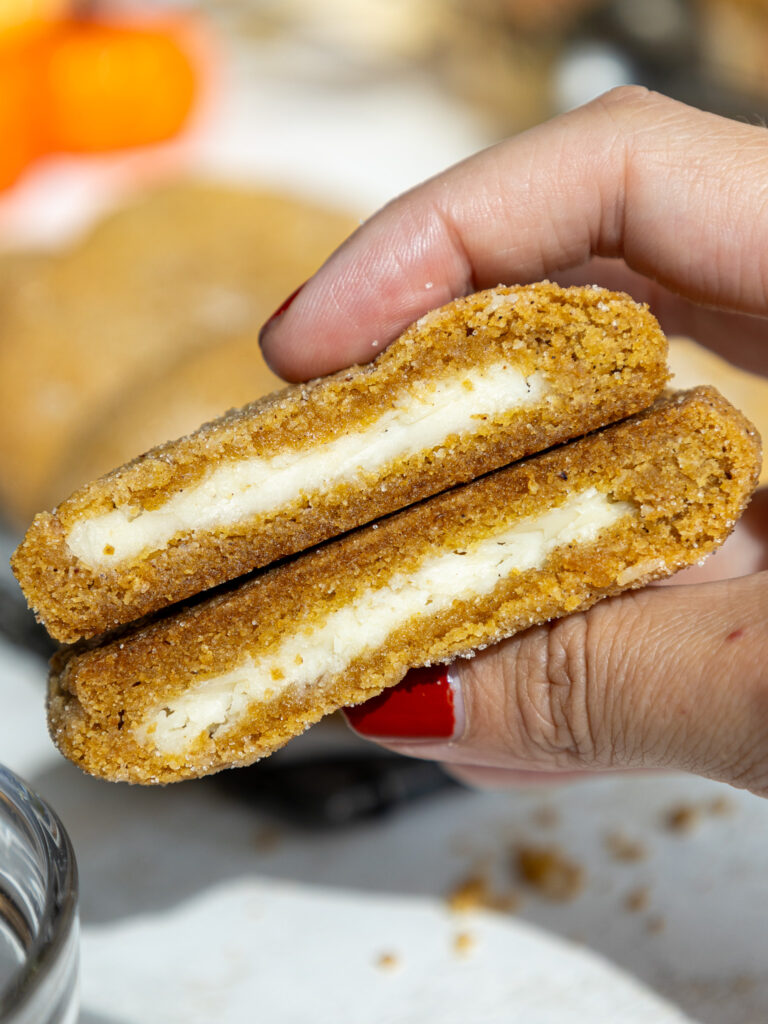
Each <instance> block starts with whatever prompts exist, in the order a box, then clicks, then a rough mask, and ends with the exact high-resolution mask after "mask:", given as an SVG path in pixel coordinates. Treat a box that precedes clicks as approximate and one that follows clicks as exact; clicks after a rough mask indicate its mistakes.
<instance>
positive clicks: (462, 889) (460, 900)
mask: <svg viewBox="0 0 768 1024" xmlns="http://www.w3.org/2000/svg"><path fill="white" fill-rule="evenodd" d="M446 902H447V904H448V909H449V910H451V911H453V913H455V914H470V913H473V912H475V911H478V910H496V911H500V912H506V913H512V912H514V911H515V910H517V908H518V905H519V899H518V896H517V894H516V893H515V892H511V891H510V892H505V893H498V892H495V891H494V890H493V887H492V886H491V884H490V882H489V881H488V879H487V878H486V877H485V876H484V875H480V874H472V875H468V876H467V877H466V878H464V879H462V880H461V881H460V882H458V883H457V884H456V885H455V886H454V887H453V889H451V891H450V892H449V893H448V895H447V897H446Z"/></svg>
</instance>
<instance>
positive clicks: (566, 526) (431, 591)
mask: <svg viewBox="0 0 768 1024" xmlns="http://www.w3.org/2000/svg"><path fill="white" fill-rule="evenodd" d="M633 513H634V508H633V506H632V505H630V504H628V503H627V502H611V501H609V500H608V498H606V496H605V495H604V494H600V493H599V492H598V491H597V490H595V489H594V488H589V489H587V490H585V491H583V492H581V493H580V494H576V495H574V496H573V497H571V498H569V499H568V501H567V502H566V503H565V504H563V505H561V506H560V507H559V508H556V509H552V510H551V511H549V512H544V513H542V514H541V515H539V516H535V517H532V518H529V519H524V520H522V521H521V522H519V523H517V525H515V526H513V527H511V528H509V529H506V530H504V531H503V532H501V533H498V534H496V535H495V536H492V537H488V538H485V539H483V540H481V541H477V542H475V543H474V544H472V545H471V546H469V547H468V548H467V549H466V550H462V551H456V550H454V551H448V552H446V553H444V554H441V555H438V556H436V557H431V558H428V559H427V560H426V561H425V562H424V563H423V564H422V565H421V567H420V568H419V569H417V570H416V571H415V572H413V573H412V574H410V575H406V574H403V573H399V574H397V575H395V576H393V577H392V578H391V579H390V580H389V582H388V583H387V584H386V585H385V586H383V587H380V588H379V589H377V590H367V591H364V592H363V593H362V594H361V595H360V596H359V597H358V598H357V599H356V600H355V602H354V603H353V604H350V605H346V606H345V607H343V608H339V609H338V610H337V611H334V612H331V613H330V614H329V615H328V616H327V618H326V619H325V620H324V621H322V622H320V623H319V624H315V625H313V626H310V627H307V628H305V629H302V628H301V626H300V624H297V628H296V631H295V632H292V633H290V634H289V635H288V636H286V637H285V639H284V640H283V641H282V642H281V643H280V644H279V645H278V646H277V647H276V648H275V649H273V650H272V651H271V652H270V653H269V654H268V655H265V656H264V657H261V658H253V657H250V656H248V657H246V658H245V660H244V661H243V662H242V663H241V664H240V665H238V666H237V667H236V668H234V669H232V670H231V671H229V672H225V673H223V674H221V675H217V676H213V677H212V678H209V679H205V680H203V681H201V682H197V683H195V684H193V685H192V686H191V687H190V688H189V690H187V692H186V693H184V694H183V695H182V696H180V697H177V698H176V699H175V700H173V701H171V702H170V703H169V704H167V705H166V706H164V707H163V708H160V709H157V710H156V711H154V712H152V714H151V715H150V716H149V717H148V718H147V719H145V721H144V723H143V724H142V725H140V726H139V727H138V728H137V729H136V730H135V735H136V737H137V739H138V740H139V742H141V743H146V744H148V745H152V746H154V747H156V748H157V750H158V751H160V752H162V753H181V752H182V751H183V750H184V748H185V747H186V746H187V744H189V743H190V742H192V741H193V740H195V739H196V738H197V737H198V736H199V735H200V733H201V732H204V731H207V732H211V733H212V732H214V731H215V730H216V729H217V728H219V727H221V726H223V725H227V726H231V725H233V724H234V723H235V721H236V719H237V717H238V716H239V715H241V714H242V713H243V712H245V711H246V710H247V708H248V706H249V705H250V704H251V703H253V702H254V701H257V700H269V699H272V698H274V697H277V696H278V695H279V694H280V693H281V692H282V691H283V690H285V689H287V688H288V687H295V688H297V689H302V688H304V687H307V686H309V685H311V684H312V683H314V682H316V681H318V680H320V679H323V678H324V677H327V676H333V675H336V674H338V673H340V672H343V671H344V670H345V668H346V667H347V666H348V665H350V664H351V663H352V662H353V661H354V660H355V659H357V658H359V657H360V656H361V655H362V654H363V653H364V652H365V651H366V650H370V649H374V648H376V647H378V646H380V645H382V644H384V643H385V642H386V639H387V637H388V636H389V635H390V634H391V633H392V632H394V631H395V630H397V629H398V628H399V627H401V626H403V625H405V624H406V623H407V622H408V621H409V620H411V619H413V618H414V617H416V616H419V615H424V614H433V613H435V612H439V611H441V610H442V609H445V608H449V607H450V606H451V604H452V603H453V602H454V601H456V600H458V599H462V598H468V597H471V596H473V595H477V596H482V595H485V594H488V593H490V592H491V591H492V590H493V589H494V587H495V586H496V585H497V584H498V582H499V580H501V579H503V578H504V577H506V576H509V575H510V574H512V573H515V572H523V571H525V570H527V569H538V568H542V567H543V566H544V564H545V562H546V560H547V557H548V556H549V555H550V554H551V552H552V551H554V550H555V548H558V547H561V546H562V545H564V544H575V543H588V542H589V541H592V540H595V538H596V537H597V535H598V534H599V533H600V531H601V530H603V529H605V528H606V527H608V526H611V525H612V524H613V523H615V522H617V521H618V520H619V519H621V518H622V517H624V516H627V515H631V514H633Z"/></svg>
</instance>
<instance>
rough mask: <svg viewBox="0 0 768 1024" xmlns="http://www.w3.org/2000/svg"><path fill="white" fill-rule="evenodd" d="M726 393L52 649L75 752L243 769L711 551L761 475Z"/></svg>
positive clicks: (641, 419) (142, 770)
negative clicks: (412, 680)
mask: <svg viewBox="0 0 768 1024" xmlns="http://www.w3.org/2000/svg"><path fill="white" fill-rule="evenodd" d="M759 466H760V443H759V439H758V437H757V435H756V432H755V431H754V428H753V427H752V426H751V425H750V424H749V423H748V422H747V421H746V420H745V419H744V417H743V416H742V415H741V414H740V413H738V412H737V411H736V410H735V409H733V407H732V406H730V405H729V404H728V403H727V402H726V401H725V400H724V399H722V397H721V396H720V395H718V393H717V392H716V391H714V389H710V388H700V389H696V390H694V391H692V392H688V393H682V394H678V395H676V396H673V397H671V398H668V399H664V400H661V401H660V402H659V403H657V404H656V406H655V407H653V408H652V409H651V410H650V411H648V412H646V413H643V414H641V415H639V416H636V417H634V418H632V419H629V420H627V421H625V422H623V423H620V424H617V425H615V426H611V427H608V428H605V429H603V430H601V431H599V432H597V433H595V434H592V435H590V436H589V437H586V438H583V439H581V440H579V441H575V442H572V443H570V444H567V445H564V446H562V447H560V448H557V449H554V450H553V451H551V452H547V453H545V454H542V455H538V456H535V457H532V458H530V459H527V460H524V461H522V462H518V463H516V464H515V465H512V466H509V467H507V468H505V469H501V470H498V471H496V472H494V473H491V474H489V475H488V476H486V477H484V478H482V479H480V480H476V481H474V482H473V483H470V484H467V485H464V486H462V487H458V488H456V489H454V490H452V491H449V492H447V493H444V494H441V495H438V496H436V497H433V498H431V499H429V500H427V501H425V502H422V503H421V504H419V505H415V506H413V507H411V508H408V509H405V510H404V511H402V512H399V513H397V514H395V515H393V516H390V517H389V518H387V519H384V520H382V521H380V522H377V523H373V524H369V525H368V526H364V527H362V528H360V529H358V530H356V531H354V532H353V533H351V534H348V535H347V536H345V537H342V538H339V539H337V540H334V541H331V542H329V543H326V544H324V545H322V546H320V547H318V548H315V549H313V550H311V551H309V552H306V553H304V554H303V555H299V556H297V557H295V558H293V559H291V560H289V561H287V562H285V563H283V564H281V565H278V566H275V567H272V568H271V569H267V570H266V571H262V572H260V573H257V574H254V575H253V576H252V577H250V578H248V579H246V580H245V581H241V582H240V583H239V584H237V585H233V586H230V587H229V588H225V589H224V590H223V591H221V592H219V593H217V594H216V595H214V596H212V597H209V598H207V599H206V600H203V601H201V602H199V603H197V604H195V605H193V606H191V607H188V608H185V609H183V610H180V611H177V613H176V614H174V615H170V616H166V617H165V618H163V619H160V620H158V621H156V622H154V623H152V624H150V625H145V626H142V627H139V628H135V629H134V630H133V631H130V632H128V633H126V634H125V635H124V636H121V637H119V638H117V639H115V640H113V641H111V642H106V643H103V644H101V645H99V646H95V647H92V648H90V649H86V648H74V649H70V650H69V651H66V652H64V653H63V654H61V655H60V656H59V658H58V660H57V661H56V663H55V664H54V668H53V673H52V677H51V690H50V700H49V716H50V727H51V732H52V735H53V737H54V740H55V741H56V743H57V744H58V745H59V747H60V748H61V750H62V751H63V752H64V753H65V754H66V755H67V756H68V757H70V758H71V759H72V760H73V761H75V762H76V763H78V764H79V765H81V767H83V768H84V769H85V770H86V771H89V772H92V773H94V774H97V775H101V776H104V777H106V778H110V779H124V780H129V781H134V782H142V783H151V782H168V781H174V780H176V779H182V778H188V777H191V776H196V775H202V774H206V773H209V772H214V771H218V770H219V769H221V768H224V767H227V766H232V765H242V764H248V763H250V762H252V761H254V760H256V759H258V758H260V757H263V756H265V755H267V754H269V753H270V752H271V751H273V750H275V749H276V748H278V747H280V746H281V745H282V744H284V743H285V742H286V741H287V740H288V739H290V738H291V736H294V735H296V734H298V733H300V732H301V731H302V730H303V729H305V728H306V727H307V726H308V725H310V724H311V723H313V722H315V721H317V720H318V719H319V718H320V717H322V716H323V715H324V714H327V713H329V712H330V711H332V710H334V709H336V708H338V707H340V706H343V705H348V704H355V703H358V702H360V701H363V700H365V699H367V698H368V697H371V696H373V695H374V694H376V693H379V692H380V691H381V690H382V689H384V688H385V687H387V686H392V685H394V684H396V683H397V682H398V681H399V680H400V679H401V678H402V677H403V676H404V674H405V673H406V671H407V670H408V669H409V668H410V667H413V666H417V665H427V664H431V663H435V662H440V661H447V660H450V659H452V658H454V657H456V656H459V655H464V656H468V655H470V654H471V653H472V652H473V651H474V650H476V649H477V648H481V647H484V646H485V645H487V644H491V643H495V642H497V641H499V640H501V639H502V638H504V637H507V636H510V635H512V634H514V633H515V632H517V631H519V630H521V629H524V628H526V627H528V626H530V625H532V624H534V623H542V622H546V621H547V620H549V619H551V618H555V617H558V616H562V615H565V614H568V613H571V612H575V611H578V610H581V609H585V608H587V607H589V606H590V605H591V604H593V603H594V602H595V601H597V600H600V599H601V598H603V597H606V596H608V595H611V594H616V593H618V592H620V591H622V590H625V589H627V588H631V587H637V586H642V585H643V584H645V583H647V582H649V581H650V580H653V579H657V578H660V577H663V576H667V575H669V574H671V573H672V572H675V571H676V570H678V569H680V568H682V567H684V566H687V565H691V564H693V563H695V562H698V561H700V560H701V558H702V557H704V556H705V555H706V554H708V553H709V552H710V551H711V550H712V549H713V548H714V547H715V546H717V545H718V544H720V543H721V542H722V541H723V540H724V539H725V538H726V536H727V535H728V534H729V533H730V531H731V529H732V527H733V525H734V522H735V521H736V519H737V518H738V516H739V515H740V514H741V512H742V511H743V509H744V508H745V506H746V503H747V502H748V500H749V496H750V494H751V492H752V490H753V488H754V486H755V482H756V479H757V473H758V471H759Z"/></svg>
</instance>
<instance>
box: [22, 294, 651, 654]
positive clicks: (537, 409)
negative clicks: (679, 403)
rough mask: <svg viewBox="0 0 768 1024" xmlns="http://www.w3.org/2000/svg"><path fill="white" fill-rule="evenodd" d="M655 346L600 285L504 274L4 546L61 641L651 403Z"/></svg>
mask: <svg viewBox="0 0 768 1024" xmlns="http://www.w3.org/2000/svg"><path fill="white" fill-rule="evenodd" d="M666 355H667V346H666V340H665V338H664V336H663V334H662V333H661V330H660V328H659V326H658V324H657V322H656V321H655V319H654V318H653V316H652V315H651V314H650V313H649V311H648V309H647V308H646V307H645V306H641V305H638V304H637V303H636V302H634V301H633V300H632V299H630V298H629V297H628V296H626V295H620V294H617V293H614V292H608V291H605V290H603V289H600V288H597V287H586V288H560V287H558V286H557V285H554V284H549V283H547V282H544V283H542V284H538V285H531V286H525V287H515V288H508V287H499V288H495V289H492V290H490V291H485V292H480V293H478V294H476V295H471V296H469V297H468V298H463V299H458V300H456V301H454V302H452V303H450V304H449V305H447V306H444V307H443V308H442V309H439V310H435V311H433V312H432V313H429V314H427V315H426V316H424V317H422V319H421V320H419V321H418V322H417V323H415V324H414V325H413V326H412V327H410V328H409V329H408V330H407V331H406V332H405V333H404V334H403V335H402V336H401V337H400V338H399V339H398V340H396V341H395V342H394V343H393V344H392V345H391V346H389V348H387V349H386V350H385V351H384V352H382V353H381V354H380V355H379V356H378V358H376V359H375V360H374V361H373V362H372V363H371V364H369V365H365V366H357V367H353V368H351V369H350V370H345V371H342V372H340V373H337V374H334V375H332V376H330V377H325V378H321V379H318V380H315V381H312V382H310V383H308V384H300V385H295V386H291V387H289V388H286V389H285V390H283V391H280V392H277V393H276V394H274V395H272V396H268V397H267V398H265V399H262V400H260V401H258V402H256V403H254V404H252V405H250V406H246V407H245V408H244V409H241V410H238V411H235V412H232V413H231V414H229V415H227V416H225V417H224V418H222V419H220V420H216V421H214V422H212V423H209V424H207V425H205V426H203V427H202V428H200V430H198V431H197V432H196V433H194V434H191V435H189V436H188V437H185V438H182V439H181V440H179V441H173V442H170V443H168V444H165V445H162V446H160V447H158V448H155V449H153V450H151V451H149V452H148V453H146V454H145V455H143V456H141V457H140V458H138V459H136V460H135V461H133V462H131V463H129V464H128V465H126V466H124V467H122V468H121V469H118V470H115V471H114V472H112V473H110V474H109V475H107V476H105V477H102V478H101V479H100V480H97V481H96V482H95V483H92V484H90V485H88V486H85V487H83V488H81V489H80V490H78V491H76V492H75V493H74V494H73V495H72V496H71V497H70V498H69V499H67V500H66V501H65V502H63V503H62V504H61V505H59V506H58V508H57V509H56V510H54V511H53V512H44V513H42V514H40V515H38V516H37V517H36V518H35V520H34V522H33V524H32V526H31V527H30V529H29V531H28V532H27V535H26V537H25V539H24V541H23V542H22V544H21V546H20V547H19V549H18V550H17V552H16V554H15V556H14V559H13V563H12V564H13V568H14V571H15V573H16V575H17V577H18V579H19V581H20V583H21V585H22V589H23V590H24V592H25V594H26V596H27V599H28V601H29V603H30V605H31V606H32V608H33V609H34V611H35V613H36V614H37V616H38V618H39V619H40V621H41V622H42V623H43V624H44V625H45V626H46V628H47V629H48V631H49V632H50V633H51V635H52V636H54V637H55V638H56V639H57V640H61V641H64V642H71V641H74V640H77V639H80V638H82V637H91V636H95V635H97V634H99V633H102V632H104V631H106V630H109V629H112V628H114V627H116V626H119V625H122V624H124V623H128V622H131V621H133V620H135V619H137V618H139V617H140V616H143V615H146V614H148V613H151V612H154V611H157V610H158V609H161V608H164V607H165V606H167V605H169V604H172V603H174V602H176V601H180V600H182V599H184V598H187V597H190V596H192V595H194V594H197V593H199V592H200V591H202V590H205V589H207V588H209V587H213V586H216V585H218V584H221V583H223V582H225V581H227V580H231V579H234V578H235V577H237V576H240V575H242V574H244V573H246V572H248V571H250V570H252V569H254V568H257V567H259V566H264V565H268V564H269V563H270V562H273V561H275V560H276V559H278V558H282V557H285V556H287V555H291V554H293V553H295V552H297V551H302V550H304V549H306V548H308V547H310V546H312V545H314V544H317V543H319V542H321V541H324V540H326V539H327V538H329V537H335V536H338V535H339V534H341V533H343V532H345V531H347V530H350V529H353V528H355V527H357V526H360V525H361V524H363V523H366V522H369V521H370V520H372V519H375V518H377V517H380V516H382V515H386V514H388V513H390V512H393V511H395V510H396V509H399V508H403V507H404V506H406V505H409V504H412V503H413V502H416V501H420V500H421V499H423V498H426V497H428V496H429V495H433V494H436V493H438V492H440V491H443V490H445V489H446V488H449V487H452V486H454V485H456V484H459V483H464V482H466V481H468V480H472V479H474V478H475V477H477V476H480V475H482V474H484V473H487V472H489V471H490V470H493V469H496V468H498V467H499V466H503V465H506V464H507V463H509V462H512V461H514V460H516V459H520V458H522V457H524V456H527V455H530V454H531V453H533V452H537V451H542V450H544V449H546V448H549V447H551V446H552V445H554V444H558V443H560V442H562V441H565V440H568V439H570V438H572V437H575V436H579V435H582V434H584V433H586V432H588V431H590V430H594V429H595V428H597V427H601V426H603V425H605V424H607V423H611V422H614V421H616V420H619V419H622V418H624V417H626V416H629V415H631V414H632V413H635V412H638V411H639V410H641V409H643V408H646V407H647V406H648V405H649V404H650V403H651V402H652V401H653V400H654V398H655V397H656V396H657V395H658V394H659V393H660V392H661V390H662V389H663V387H664V385H665V383H666V380H667V367H666Z"/></svg>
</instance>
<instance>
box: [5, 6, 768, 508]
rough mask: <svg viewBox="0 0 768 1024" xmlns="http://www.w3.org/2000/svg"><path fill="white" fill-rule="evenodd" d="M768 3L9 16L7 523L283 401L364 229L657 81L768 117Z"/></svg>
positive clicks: (45, 9) (110, 9)
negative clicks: (445, 175)
mask: <svg viewBox="0 0 768 1024" xmlns="http://www.w3.org/2000/svg"><path fill="white" fill-rule="evenodd" d="M766 44H768V3H764V2H762V0H644V2H642V3H639V2H636V0H325V2H324V3H322V4H318V3H315V2H313V0H217V2H215V3H202V2H198V3H192V2H190V3H182V2H177V3H163V4H161V3H155V4H152V5H145V6H144V7H140V6H138V5H133V4H130V3H128V4H121V3H107V2H104V3H96V2H86V0H80V2H77V0H2V2H0V138H1V139H2V142H3V145H2V147H0V250H2V255H1V256H0V299H1V302H0V515H1V516H2V517H3V519H4V521H5V522H6V524H7V525H9V526H10V527H12V528H14V527H15V528H18V527H20V526H21V525H23V524H24V523H25V522H26V521H27V520H28V519H29V518H30V516H31V515H32V514H33V513H34V512H36V511H38V510H39V509H40V508H43V507H48V506H50V505H52V504H53V503H55V502H56V501H57V500H59V499H60V498H62V497H64V496H65V495H66V494H68V493H69V492H70V491H71V490H72V489H73V488H74V487H75V486H77V485H78V484H80V483H81V482H83V481H84V480H86V479H89V478H91V477H92V476H94V475H97V474H100V473H101V472H103V471H106V470H108V469H110V468H111V467H112V466H114V465H116V464H119V463H121V462H123V461H125V460H126V459H128V458H130V457H132V456H133V455H135V454H136V453H137V452H138V451H143V450H145V449H146V448H148V447H150V446H151V445H152V444H154V443H156V442H159V441H162V440H165V439H166V438H168V437H170V436H178V435H179V434H182V433H185V432H187V431H188V430H191V429H193V428H194V427H195V426H196V425H197V424H199V423H200V422H201V421H202V420H204V419H207V418H210V417H212V416H214V415H217V414H218V413H220V412H221V411H223V410H225V409H227V408H229V407H231V406H233V405H240V404H243V403H244V402H245V401H247V400H248V399H250V398H254V397H257V396H258V395H259V394H262V393H264V392H265V391H269V390H272V389H273V387H274V386H275V385H276V383H277V382H276V381H275V379H274V378H273V377H272V375H271V374H270V373H269V371H268V370H267V369H266V368H265V366H264V365H263V363H262V362H261V359H260V355H259V351H258V346H257V344H256V331H257V328H258V326H259V325H260V323H261V322H262V320H263V319H265V318H266V317H267V316H268V315H269V313H270V312H271V311H272V310H273V309H274V308H275V307H276V306H277V305H278V304H279V303H280V302H281V301H282V299H283V298H284V297H285V296H286V295H287V294H289V293H290V292H291V291H292V290H293V289H294V287H296V285H297V284H299V283H301V281H303V280H304V279H305V278H306V277H307V276H308V275H309V274H310V273H311V272H312V271H313V270H314V269H315V268H316V267H317V266H318V265H319V264H320V263H321V262H322V260H323V259H324V258H325V256H326V255H327V254H328V253H329V252H330V251H331V250H332V249H333V248H334V247H335V246H336V245H337V244H338V243H339V242H340V241H341V240H342V239H343V238H344V237H345V235H346V234H348V233H349V231H350V230H352V229H353V228H354V226H355V225H356V224H357V222H358V221H359V220H360V219H361V218H364V217H365V216H367V215H369V214H370V213H371V212H372V211H373V210H374V209H376V207H378V206H379V205H381V204H382V203H384V202H385V201H386V200H387V199H389V198H391V197H392V196H393V195H395V194H397V193H398V192H400V191H402V190H403V189H405V188H407V187H409V186H410V185H412V184H414V183H416V182H418V181H419V180H422V179H423V178H424V177H426V176H428V175H429V174H431V173H434V172H436V171H438V170H440V169H442V168H443V167H445V166H447V165H448V164H450V163H451V162H453V161H455V160H457V159H460V158H462V157H464V156H466V155H468V154H469V153H471V152H473V151H475V150H476V149H478V148H480V147H481V146H483V145H487V144H489V143H492V142H495V141H497V140H498V139H500V138H503V137H504V136H506V135H509V134H511V133H514V132H517V131H520V130H523V129H525V128H527V127H529V126H530V125H533V124H535V123H537V122H539V121H541V120H543V119H545V118H546V117H548V116H550V115H552V114H554V113H557V112H558V111H562V110H565V109H568V108H570V107H573V106H575V105H577V104H579V103H582V102H584V101H586V100H588V99H590V98H591V97H593V96H595V95H597V94H598V93H600V92H602V91H603V90H605V89H607V88H610V87H611V86H614V85H619V84H622V83H627V82H640V83H643V84H645V85H648V86H651V87H653V88H657V89H660V90H662V91H664V92H667V93H669V94H671V95H673V96H677V97H679V98H681V99H683V100H686V101H688V102H692V103H694V104H697V105H699V106H703V107H706V108H709V109H711V110H716V111H718V112H720V113H724V114H727V115H729V116H733V117H740V118H745V119H748V120H750V121H756V120H758V121H759V120H761V118H762V115H763V113H764V112H765V111H766V110H768V65H767V64H766V61H765V56H764V55H765V52H766Z"/></svg>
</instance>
